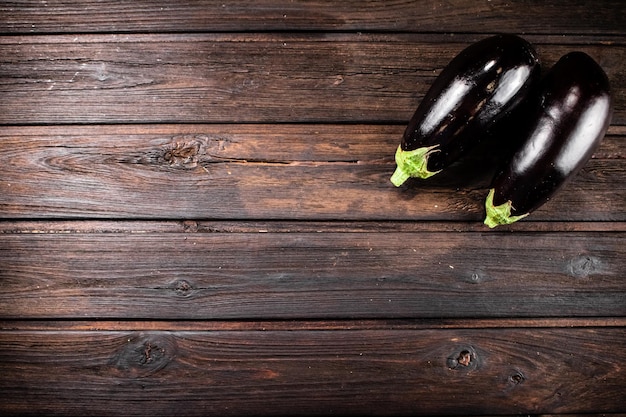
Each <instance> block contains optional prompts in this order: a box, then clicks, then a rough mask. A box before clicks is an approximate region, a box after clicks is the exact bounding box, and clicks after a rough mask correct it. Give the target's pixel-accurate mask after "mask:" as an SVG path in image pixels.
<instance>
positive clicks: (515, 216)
mask: <svg viewBox="0 0 626 417" xmlns="http://www.w3.org/2000/svg"><path fill="white" fill-rule="evenodd" d="M529 109H531V110H530V111H529V114H527V115H524V118H523V120H524V124H525V129H524V131H523V132H522V137H523V140H522V142H521V146H520V147H519V148H518V149H517V150H516V151H515V152H514V154H513V156H512V158H511V159H510V161H509V162H507V163H505V164H504V166H503V167H502V168H500V169H499V170H497V171H496V175H495V177H494V179H493V182H492V186H491V189H490V191H489V195H488V197H487V201H486V203H485V208H486V211H487V217H486V219H485V224H487V225H488V226H489V227H496V226H497V225H500V224H509V223H513V222H515V221H517V220H519V219H521V218H523V217H525V216H527V215H528V214H529V213H531V212H532V211H534V210H536V209H537V208H539V207H540V206H542V205H543V204H545V203H546V202H547V201H548V200H549V199H550V198H551V197H552V195H554V193H556V192H557V191H558V189H560V188H561V187H562V186H563V185H564V184H565V183H566V182H567V181H568V180H569V179H571V178H572V177H574V176H575V175H576V173H577V172H578V171H579V170H580V169H581V168H582V167H583V165H584V164H585V163H586V162H587V161H588V160H589V159H590V158H591V155H592V154H593V152H594V151H595V150H596V149H597V147H598V145H599V144H600V141H601V140H602V138H603V137H604V135H605V134H606V131H607V129H608V127H609V124H610V121H611V115H612V100H611V93H610V87H609V81H608V78H607V76H606V74H605V73H604V71H603V70H602V68H601V67H600V66H599V65H598V64H597V63H596V62H595V61H594V60H593V58H591V57H590V56H589V55H587V54H585V53H583V52H571V53H569V54H567V55H565V56H563V57H562V58H561V59H560V60H559V61H558V62H557V63H556V64H555V65H554V66H553V67H552V68H551V69H550V71H549V72H548V73H547V74H546V76H545V77H544V79H543V80H542V81H541V84H540V86H539V90H538V94H537V97H536V98H535V99H534V100H533V105H531V106H529Z"/></svg>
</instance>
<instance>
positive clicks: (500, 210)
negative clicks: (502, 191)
mask: <svg viewBox="0 0 626 417" xmlns="http://www.w3.org/2000/svg"><path fill="white" fill-rule="evenodd" d="M494 193H495V189H494V188H492V189H491V190H489V194H488V195H487V199H486V200H485V210H486V212H487V216H486V217H485V222H484V223H485V224H486V225H487V226H489V227H490V228H491V229H493V228H494V227H496V226H499V225H502V224H511V223H515V222H516V221H518V220H521V219H523V218H524V217H526V216H528V214H529V213H526V214H521V215H519V216H511V209H512V208H513V203H511V201H510V200H509V201H507V202H505V203H502V204H500V205H499V206H494V205H493V195H494Z"/></svg>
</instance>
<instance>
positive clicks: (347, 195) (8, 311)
mask: <svg viewBox="0 0 626 417" xmlns="http://www.w3.org/2000/svg"><path fill="white" fill-rule="evenodd" d="M625 17H626V5H625V4H624V3H623V1H622V0H612V1H595V2H587V1H583V0H581V1H565V0H550V1H547V0H546V1H543V0H542V1H531V0H529V1H523V2H522V1H518V2H515V1H500V0H487V1H482V0H481V1H477V0H472V1H469V0H468V1H463V0H454V1H445V2H443V1H435V0H423V1H352V0H344V1H340V2H337V1H334V0H332V1H316V2H304V1H295V2H294V1H282V2H281V1H276V0H255V1H246V0H235V1H220V2H215V1H177V2H172V1H165V0H161V1H158V0H154V1H143V0H142V1H134V0H124V1H116V2H103V1H95V0H91V1H82V2H78V1H60V0H59V1H57V0H49V1H43V2H39V1H37V2H35V1H11V2H2V3H0V33H1V34H2V36H0V98H1V100H0V219H1V220H0V415H14V414H17V415H42V414H43V415H65V416H70V415H78V416H84V415H146V416H148V415H149V416H153V415H167V416H172V415H185V416H192V415H199V416H208V415H219V416H224V415H250V414H261V415H330V414H339V415H341V414H358V415H406V414H447V415H451V414H463V415H467V414H480V415H495V414H498V415H506V414H518V413H524V414H572V413H626V401H625V398H626V395H625V394H624V393H625V392H626V390H625V388H626V349H625V345H626V331H625V330H626V276H625V275H626V274H625V271H626V256H625V255H626V245H624V238H625V237H626V210H625V202H626V186H625V184H626V175H625V173H626V159H625V157H626V151H625V147H624V143H625V136H626V95H625V93H624V91H625V86H626V25H625V24H626V19H625ZM497 32H510V33H516V34H519V35H521V36H523V37H524V38H526V39H527V40H529V41H530V42H532V43H533V45H535V47H536V49H537V51H538V53H539V55H540V58H541V60H542V64H543V68H549V67H550V66H551V65H552V64H554V63H555V62H556V60H557V59H558V58H559V57H560V56H562V55H563V54H565V53H567V52H569V51H572V50H582V51H585V52H587V53H588V54H590V55H591V56H592V57H594V58H595V59H596V60H597V61H598V62H599V63H600V64H601V65H602V67H603V68H604V69H605V70H606V72H607V74H608V76H609V78H610V81H611V84H612V88H613V94H614V101H615V111H614V115H613V121H612V125H611V127H610V129H609V132H608V134H607V136H606V137H605V139H604V141H603V143H602V145H601V147H600V149H599V150H598V151H597V152H596V153H595V155H594V157H593V159H592V160H591V161H589V162H588V164H587V165H586V166H585V167H584V169H583V170H582V172H581V173H579V175H578V176H577V177H576V178H575V179H574V180H573V181H572V182H570V183H569V184H568V185H567V186H566V188H565V189H564V190H562V191H561V192H560V193H559V194H557V196H556V197H555V198H554V199H553V200H552V201H550V202H549V203H548V204H547V205H545V206H544V207H542V208H541V209H539V210H538V211H536V212H535V213H533V214H532V215H531V216H530V217H529V218H527V219H524V220H523V221H520V222H518V223H515V224H513V225H510V226H505V227H500V228H497V229H494V230H490V229H488V228H486V227H485V226H484V225H483V224H482V218H483V201H484V198H485V195H486V189H487V186H488V184H489V175H490V174H489V172H486V171H480V170H479V171H480V173H479V174H476V175H467V172H466V171H463V170H462V169H461V168H459V167H456V168H451V170H450V171H449V172H448V173H442V174H441V175H440V176H437V177H433V178H432V180H429V181H421V182H420V181H414V182H412V183H411V184H410V186H404V187H401V188H395V187H394V186H393V185H392V184H391V183H390V182H389V176H390V175H391V173H392V172H393V169H394V167H395V164H394V160H393V154H394V151H395V149H396V147H397V145H398V143H399V141H400V138H401V135H402V132H403V130H404V127H405V125H406V123H407V121H408V119H409V117H410V116H411V114H412V113H413V111H414V110H415V108H416V106H417V104H418V103H419V101H420V99H421V98H422V97H423V95H424V93H425V92H426V90H427V89H428V87H429V86H430V85H431V83H432V82H433V80H434V79H435V77H436V76H437V75H438V73H439V72H440V71H441V69H442V68H443V67H444V66H445V65H446V64H447V63H448V62H449V61H450V60H451V59H452V57H454V55H455V54H456V53H458V52H459V51H460V50H461V49H463V48H464V47H466V46H467V45H469V44H470V43H472V42H474V41H477V40H479V39H482V38H485V37H486V36H488V35H490V34H492V33H497ZM504 140H506V138H504ZM474 158H479V157H478V156H474ZM479 159H480V158H479ZM468 161H470V162H471V161H472V159H471V158H470V159H469V160H468ZM466 162H467V161H466ZM479 171H476V172H479Z"/></svg>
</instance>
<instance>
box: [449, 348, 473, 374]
mask: <svg viewBox="0 0 626 417" xmlns="http://www.w3.org/2000/svg"><path fill="white" fill-rule="evenodd" d="M477 359H478V358H477V356H476V351H475V350H474V349H472V348H462V349H459V350H458V351H457V352H455V353H454V354H452V355H450V356H449V357H448V359H447V361H446V364H447V366H448V368H450V369H454V370H463V369H467V370H469V369H474V368H476V366H477V363H478V361H477Z"/></svg>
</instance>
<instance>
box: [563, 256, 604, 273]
mask: <svg viewBox="0 0 626 417" xmlns="http://www.w3.org/2000/svg"><path fill="white" fill-rule="evenodd" d="M601 264H602V262H601V261H600V259H599V258H596V257H595V256H591V255H581V256H577V257H575V258H573V259H570V260H569V262H568V264H567V273H568V274H569V275H571V276H573V277H575V278H587V277H588V276H589V275H592V274H594V273H597V272H598V271H599V269H600V267H601Z"/></svg>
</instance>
